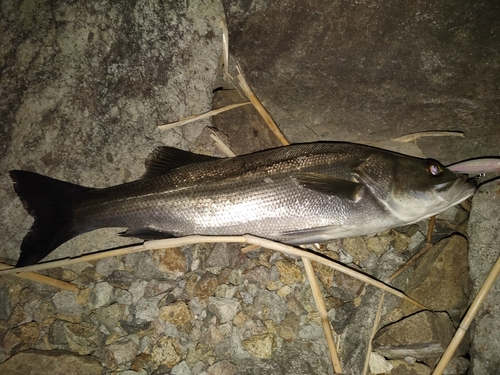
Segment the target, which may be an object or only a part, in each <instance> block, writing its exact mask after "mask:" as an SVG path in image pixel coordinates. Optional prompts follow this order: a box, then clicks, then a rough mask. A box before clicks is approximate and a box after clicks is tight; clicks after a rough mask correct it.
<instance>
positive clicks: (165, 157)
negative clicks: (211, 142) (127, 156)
mask: <svg viewBox="0 0 500 375" xmlns="http://www.w3.org/2000/svg"><path fill="white" fill-rule="evenodd" d="M217 159H219V158H216V157H213V156H208V155H201V154H195V153H193V152H189V151H184V150H179V149H178V148H174V147H168V146H160V147H157V148H155V149H154V150H153V151H152V152H151V153H150V154H149V156H148V158H147V159H146V162H145V163H144V164H145V165H146V172H145V173H144V175H143V176H142V178H143V179H147V178H153V177H158V176H161V175H163V174H165V173H166V172H168V171H170V170H172V169H175V168H178V167H182V166H183V165H187V164H193V163H201V162H206V161H212V160H217Z"/></svg>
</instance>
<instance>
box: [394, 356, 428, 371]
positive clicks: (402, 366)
mask: <svg viewBox="0 0 500 375" xmlns="http://www.w3.org/2000/svg"><path fill="white" fill-rule="evenodd" d="M390 362H391V363H392V365H393V366H394V368H393V369H392V371H391V375H431V372H432V370H431V369H430V368H429V367H428V366H426V365H424V364H423V363H414V364H409V363H408V362H406V361H403V360H401V359H393V360H392V361H390Z"/></svg>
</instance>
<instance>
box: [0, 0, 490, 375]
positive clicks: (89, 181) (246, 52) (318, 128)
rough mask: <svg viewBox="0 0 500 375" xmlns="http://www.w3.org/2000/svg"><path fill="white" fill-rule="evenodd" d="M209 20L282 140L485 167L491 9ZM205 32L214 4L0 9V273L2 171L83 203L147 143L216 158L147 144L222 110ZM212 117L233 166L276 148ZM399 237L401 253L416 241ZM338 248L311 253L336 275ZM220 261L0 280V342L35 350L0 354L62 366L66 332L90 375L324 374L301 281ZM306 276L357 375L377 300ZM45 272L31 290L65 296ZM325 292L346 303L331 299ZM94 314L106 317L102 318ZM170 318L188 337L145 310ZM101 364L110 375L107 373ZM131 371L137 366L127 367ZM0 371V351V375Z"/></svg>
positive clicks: (204, 139)
mask: <svg viewBox="0 0 500 375" xmlns="http://www.w3.org/2000/svg"><path fill="white" fill-rule="evenodd" d="M226 3H227V4H226V5H227V7H226V13H227V14H230V15H231V16H230V17H228V18H227V22H228V23H229V28H230V32H231V36H230V38H231V39H230V45H231V48H232V51H233V52H234V54H235V57H236V58H237V59H238V60H239V61H240V63H241V64H242V66H243V72H244V73H245V75H246V77H247V79H248V81H249V82H250V84H251V86H252V88H253V89H255V91H256V92H257V94H258V95H259V97H260V98H261V99H262V100H263V102H264V105H265V106H267V107H268V108H269V109H270V110H271V114H272V115H273V116H274V118H275V119H276V120H277V122H278V125H279V126H280V128H281V129H282V130H283V131H284V133H285V135H286V136H287V137H288V139H289V140H290V141H292V142H304V141H317V140H351V141H357V140H368V141H371V140H386V139H387V138H390V137H393V136H397V135H402V134H406V133H409V132H414V131H420V130H431V129H432V130H434V129H443V128H446V129H453V130H464V131H466V139H465V140H463V139H459V138H439V139H431V140H430V141H429V142H427V143H424V142H421V141H419V145H420V146H421V147H422V148H423V149H424V151H425V154H426V155H428V156H433V157H437V158H439V159H442V160H443V161H444V162H448V161H450V162H451V161H455V160H457V159H462V158H464V157H466V156H482V155H486V154H491V155H494V154H497V153H498V132H496V130H497V129H496V124H497V123H498V116H499V115H498V113H500V111H499V110H498V107H499V102H498V96H499V95H498V91H499V89H498V87H499V85H498V75H499V74H498V73H499V68H498V64H497V61H498V50H499V49H498V48H497V47H498V35H499V32H498V30H499V29H498V23H499V22H500V21H498V19H499V17H497V15H498V13H499V12H498V7H495V6H494V5H491V4H485V3H484V2H475V3H469V2H466V1H465V0H460V1H457V0H454V1H452V2H451V3H446V4H444V3H443V4H441V3H439V4H438V3H435V2H431V1H430V0H425V1H424V2H418V3H415V4H413V3H412V4H409V3H408V2H396V3H394V2H391V3H390V6H388V2H387V1H383V2H380V1H374V0H369V1H364V2H348V3H341V2H339V1H332V2H319V1H316V0H308V1H304V2H262V1H250V0H240V1H237V2H235V1H232V2H228V1H226ZM222 16H223V9H222V6H221V2H220V1H218V0H213V1H204V2H201V1H197V0H193V1H189V2H186V1H183V0H179V1H177V0H176V1H170V2H160V1H156V0H154V1H149V2H145V1H137V2H132V3H131V2H127V1H115V2H107V1H104V2H100V3H98V4H97V3H96V4H93V3H91V4H85V3H82V4H80V3H74V2H73V3H71V2H57V3H54V2H48V1H44V0H35V1H31V2H30V1H24V2H18V3H16V2H3V3H2V12H1V15H0V17H1V18H0V31H1V34H2V38H1V42H0V43H1V48H0V50H1V51H2V53H1V54H0V74H1V79H0V91H1V92H2V95H1V96H0V166H1V168H0V170H1V171H3V172H0V200H1V201H2V203H3V204H2V206H1V207H0V218H2V219H0V222H1V224H0V227H1V228H2V234H3V237H2V239H3V242H2V244H3V246H2V250H1V253H0V257H5V258H7V259H9V260H15V259H16V258H17V256H18V251H19V245H20V243H21V241H22V238H23V236H24V234H25V233H26V231H27V230H28V229H29V227H30V225H31V223H32V219H31V218H30V217H29V216H28V214H27V213H26V212H25V211H24V209H23V208H22V206H21V203H20V202H19V200H18V199H17V198H16V197H15V194H14V192H13V189H12V186H11V181H10V179H9V178H8V175H7V174H6V173H5V172H6V171H8V170H10V169H14V168H22V169H28V170H35V171H38V172H40V173H43V174H47V175H50V176H53V177H56V178H61V179H65V180H68V181H71V182H75V183H80V184H85V185H89V186H97V187H101V186H110V185H114V184H117V183H121V182H126V181H130V180H133V179H136V178H137V177H139V176H140V175H141V174H142V172H143V160H144V159H145V157H146V155H147V154H148V153H149V152H150V151H151V150H152V149H153V148H154V147H156V146H158V145H161V144H166V145H171V146H179V147H182V148H185V149H191V150H194V151H199V152H203V153H209V154H213V153H215V154H217V155H220V153H219V151H217V149H216V148H215V147H214V145H213V142H212V140H211V139H210V138H209V134H210V132H211V130H209V129H207V128H205V126H206V125H209V122H208V121H207V120H204V121H201V122H196V123H192V124H189V125H187V126H184V127H182V128H177V129H174V130H170V131H167V132H160V131H158V130H157V129H156V125H158V124H160V123H165V122H169V121H172V120H176V119H178V118H181V117H185V116H189V115H192V114H196V113H201V112H205V111H207V110H208V109H209V108H210V105H211V103H212V99H213V103H214V104H213V105H214V106H216V107H218V106H220V105H223V104H225V103H227V101H235V100H238V99H237V98H236V97H237V96H238V95H239V94H235V93H234V92H232V93H229V92H218V93H217V94H216V95H212V90H213V88H214V81H215V74H216V67H217V60H218V57H219V55H220V49H221V40H222V38H221V33H220V29H219V27H218V23H219V20H220V19H222ZM488 17H490V18H491V19H489V21H490V22H485V21H488ZM429 26H430V27H429ZM304 41H305V42H306V43H305V44H304V43H303V42H304ZM269 43H271V44H272V43H276V44H275V45H274V44H273V45H272V46H271V47H269ZM304 45H305V47H304ZM256 61H257V62H259V61H260V62H263V63H262V64H257V65H255V64H254V63H255V62H256ZM308 64H309V65H308ZM297 67H298V70H297V69H296V68H297ZM463 77H465V79H464V78H463ZM263 83H265V86H264V85H263ZM216 84H217V85H219V83H216ZM463 88H466V90H463ZM226 94H227V96H226ZM221 97H222V98H221ZM226 115H227V117H225V116H226ZM226 115H220V118H221V120H220V121H219V120H218V119H217V118H216V119H215V121H213V125H214V126H215V127H217V128H218V131H217V130H215V131H216V132H217V134H219V136H220V137H222V138H223V139H224V140H226V141H228V142H229V144H230V145H231V147H233V151H235V152H236V153H237V154H240V153H247V152H251V151H254V150H257V149H262V148H269V147H274V146H277V145H278V144H277V142H276V140H275V139H274V137H273V136H272V135H271V134H270V133H269V130H268V129H267V127H266V126H264V125H263V123H262V121H261V119H260V118H259V117H258V116H256V114H255V110H254V109H253V108H252V107H250V106H247V107H242V108H240V109H238V110H235V111H233V112H229V113H227V114H226ZM223 116H224V119H222V117H223ZM495 137H496V138H495ZM383 144H384V145H387V146H391V147H393V146H394V144H393V143H391V142H384V143H383ZM491 145H493V146H495V147H496V148H495V147H493V148H492V147H491ZM398 146H401V145H398ZM409 149H411V152H414V153H417V154H418V153H420V154H422V153H421V150H420V149H418V147H417V146H415V145H405V147H403V148H402V151H404V152H408V150H409ZM454 216H456V215H454ZM454 220H455V219H454ZM497 226H498V225H497ZM452 229H453V228H452ZM420 230H423V231H425V225H420ZM449 230H450V228H449V226H448V228H447V229H446V231H442V233H447V235H449V233H450V232H449ZM453 230H455V229H453ZM459 230H460V229H459ZM118 231H120V230H119V229H110V230H99V231H96V232H92V233H89V234H86V235H83V236H81V237H79V238H77V239H75V240H72V241H71V242H69V243H68V244H66V245H64V246H61V248H60V249H58V250H57V251H56V252H55V253H54V254H52V255H50V256H49V258H48V259H53V258H56V257H66V256H73V255H79V254H81V253H82V252H86V251H97V250H101V249H104V248H109V247H115V246H119V245H121V244H126V243H129V242H130V241H134V242H135V240H130V239H123V238H119V237H117V236H116V233H117V232H118ZM410 236H411V243H410V247H411V248H412V249H413V248H414V247H415V246H416V244H417V243H419V242H421V241H422V239H423V236H422V234H421V233H420V232H416V233H415V232H413V233H412V234H411V235H410ZM396 237H397V236H393V235H392V234H390V233H389V234H387V233H386V234H383V235H381V236H378V237H373V238H369V239H366V238H365V239H363V240H364V244H365V245H364V248H361V250H360V249H356V248H352V249H351V250H353V254H354V255H358V254H359V259H355V260H356V261H359V260H360V259H361V261H360V262H359V266H360V267H361V268H362V269H363V270H364V271H366V272H367V273H370V274H374V275H375V276H377V277H381V278H382V279H383V278H384V277H386V276H387V275H388V274H390V273H391V272H392V271H394V269H396V268H397V266H398V265H399V264H400V263H401V261H404V260H405V257H407V256H408V255H409V252H408V251H407V249H406V248H407V243H408V238H406V237H404V235H402V236H399V237H401V238H396ZM341 242H342V241H334V242H332V243H330V244H329V246H328V249H329V250H331V251H330V254H327V255H328V256H331V257H333V258H335V259H339V258H340V259H341V260H342V261H346V259H347V258H348V257H350V258H351V259H350V260H347V262H352V261H353V259H352V258H353V257H352V256H350V255H349V254H348V252H346V251H343V250H342V249H341V246H340V244H341ZM354 242H356V240H355V241H354ZM239 247H240V245H237V244H228V245H225V244H224V245H217V246H215V247H214V246H212V245H210V246H207V245H196V246H188V247H184V248H183V249H177V250H174V252H175V253H174V254H172V253H171V252H170V250H168V251H164V252H163V253H159V254H156V255H155V253H153V252H151V253H150V252H144V253H137V254H131V255H127V256H125V257H119V258H118V259H110V260H103V261H99V262H96V263H95V264H94V263H93V264H90V263H85V264H82V265H77V266H74V267H71V270H72V271H73V272H76V273H77V274H79V277H78V278H77V279H76V280H75V281H76V282H77V283H78V285H81V286H83V287H84V288H86V289H85V290H84V291H83V292H81V293H79V295H78V296H76V295H74V294H73V293H69V292H68V293H67V292H57V293H56V294H55V295H53V294H54V290H53V289H52V288H44V287H41V286H40V285H38V284H35V283H28V282H25V281H19V280H18V279H15V278H14V277H9V278H6V277H2V278H0V284H1V285H0V291H4V292H3V293H1V294H0V330H2V331H3V330H5V331H7V330H10V329H15V328H16V326H24V325H25V324H30V323H29V322H30V321H31V320H35V321H36V322H37V324H38V326H39V331H38V332H39V335H38V337H39V338H38V341H35V340H34V339H33V340H31V339H28V338H29V337H28V336H26V339H27V340H22V341H23V343H21V344H18V345H15V346H14V347H12V351H13V352H15V351H17V350H22V349H24V347H22V345H25V344H26V345H33V346H36V347H45V345H47V342H48V344H50V345H52V347H53V348H64V349H67V350H69V349H70V345H71V342H72V340H73V342H75V341H78V340H83V339H85V338H86V337H92V335H90V336H86V335H85V334H84V333H85V332H84V330H82V333H83V335H80V336H78V335H77V336H76V337H67V335H66V328H65V326H66V325H68V324H71V325H72V327H80V328H81V327H87V328H88V331H87V332H96V331H95V329H91V327H90V326H88V324H92V325H94V326H95V327H97V328H98V330H99V332H100V333H101V338H100V342H99V345H94V344H91V345H90V344H89V345H87V349H85V350H89V349H90V348H96V350H95V351H94V352H93V355H95V356H96V357H98V358H99V360H100V361H101V362H102V363H107V365H109V366H110V368H108V369H104V370H103V372H104V373H105V374H106V375H107V374H111V373H117V374H127V375H131V374H132V371H134V372H137V373H138V374H141V375H145V374H164V373H170V372H171V373H177V374H188V373H192V374H203V373H207V372H208V371H210V369H212V368H214V369H215V370H217V369H219V368H218V367H217V366H216V367H211V366H214V365H216V364H217V363H221V362H224V361H225V360H226V361H229V362H231V363H233V364H234V365H235V366H237V372H236V373H238V374H244V375H245V374H248V375H250V374H252V375H253V374H255V373H262V374H267V373H269V374H281V373H283V374H284V373H286V374H289V375H298V374H300V375H304V374H332V373H333V370H332V367H331V363H330V361H329V355H328V352H327V349H326V342H325V340H324V334H323V332H322V330H321V327H320V326H319V325H318V324H317V322H318V314H317V312H316V308H315V306H314V302H313V300H312V295H311V293H310V289H309V287H308V285H307V282H305V283H303V282H302V281H304V277H303V275H304V274H303V268H302V265H301V262H300V261H298V262H297V263H296V267H297V268H295V267H289V271H290V272H288V271H285V272H284V274H287V275H288V276H291V277H290V278H287V279H284V280H285V281H286V282H287V283H290V284H285V283H284V282H283V281H281V280H280V279H279V277H280V276H281V274H280V272H279V271H278V267H277V265H276V261H277V259H279V258H280V256H279V255H278V256H277V255H276V253H273V252H271V251H269V250H267V251H265V250H262V251H254V252H251V253H249V254H247V255H242V254H240V253H239ZM357 252H358V253H357ZM170 255H172V256H171V257H170ZM287 262H288V261H287ZM290 264H292V262H290ZM82 267H83V268H82ZM317 269H318V270H319V272H318V273H319V277H320V280H321V282H322V283H323V285H321V288H322V292H323V293H324V295H325V299H326V302H327V306H328V310H329V316H330V317H331V318H332V324H333V326H334V327H335V329H336V330H337V331H338V332H339V333H341V353H340V354H341V360H342V362H343V364H344V369H345V373H346V374H354V375H358V374H360V373H361V370H360V367H361V368H362V365H363V362H364V358H365V355H366V346H367V338H368V337H369V335H370V333H371V330H372V324H373V317H374V308H373V307H374V306H375V308H376V306H377V304H378V298H379V297H380V294H379V293H374V292H373V290H374V289H373V288H362V287H361V288H359V287H358V286H359V284H358V285H356V284H355V283H354V282H351V281H350V280H346V279H344V280H341V282H339V283H340V284H342V286H341V287H337V286H335V290H333V289H334V288H332V285H333V284H332V283H334V278H336V279H337V281H339V278H340V276H338V275H336V274H334V273H332V272H331V270H328V269H324V268H317ZM64 272H65V270H61V269H57V270H53V271H50V272H49V274H50V275H53V276H54V277H61V278H63V279H73V278H74V277H75V275H74V274H70V273H66V274H65V273H64ZM381 275H382V276H381ZM178 276H179V277H178ZM403 278H406V275H404V277H401V279H403ZM165 279H167V280H165ZM12 280H15V282H12ZM103 282H104V284H103V285H105V284H109V285H110V286H111V287H113V288H114V290H112V292H113V293H112V294H108V295H107V297H106V301H107V302H104V305H103V306H102V307H99V308H97V309H96V308H95V306H94V305H93V303H92V302H93V301H94V302H95V301H96V299H95V298H96V292H98V291H99V288H100V287H97V288H96V287H95V286H96V284H98V285H99V283H103ZM343 287H346V290H347V292H345V291H344V292H342V293H340V291H341V289H342V288H343ZM398 287H399V286H398ZM106 289H107V290H110V288H109V287H106ZM349 289H350V290H349ZM402 290H404V288H402ZM5 295H7V296H8V301H6V302H5V303H4V302H3V301H2V298H3V296H5ZM90 296H91V297H92V298H90ZM214 296H215V297H216V298H228V299H231V301H233V302H231V304H232V305H237V304H239V305H240V306H241V311H239V312H238V313H237V314H236V315H235V316H234V318H233V319H232V320H230V319H228V320H229V321H228V322H226V323H222V324H221V319H217V318H216V316H223V315H222V312H221V311H217V309H214V307H213V304H212V311H210V310H209V308H208V304H209V302H210V298H211V297H212V298H213V297H214ZM335 297H348V298H347V300H344V299H343V298H342V299H341V298H335ZM44 299H45V300H46V301H47V302H43V303H42V302H41V301H42V300H44ZM387 300H389V298H386V301H387ZM113 302H116V304H122V306H120V309H117V308H116V307H117V306H115V305H113V304H111V303H113ZM179 302H181V303H183V302H186V303H187V304H188V306H189V309H190V310H191V311H192V312H193V314H192V315H191V320H190V322H189V323H187V324H185V325H176V324H175V322H177V321H178V320H176V319H177V318H178V317H181V316H182V317H183V318H182V319H181V320H182V321H184V318H186V320H187V315H186V316H184V315H182V314H181V315H179V316H178V317H176V316H175V314H174V316H173V317H174V318H175V319H174V321H175V322H174V323H173V324H172V322H170V321H168V320H163V319H158V316H159V314H160V312H161V311H162V310H161V309H162V308H164V307H168V306H172V305H175V304H176V303H179ZM397 303H399V300H398V301H397ZM397 303H393V307H395V306H397ZM100 304H101V302H98V303H97V304H96V305H97V306H99V305H100ZM166 310H168V309H164V310H163V311H166ZM179 310H182V311H184V312H185V311H186V310H185V309H184V308H181V309H179ZM168 315H169V316H170V314H168ZM214 315H216V316H214ZM229 315H230V316H231V315H232V312H231V314H229ZM83 323H85V324H83ZM31 327H32V328H34V327H35V325H34V324H32V325H31ZM113 328H115V329H113ZM18 331H20V329H18ZM28 331H31V330H26V334H27V333H28ZM35 331H36V330H32V331H31V332H35ZM16 332H17V331H16ZM123 335H125V337H122V336H123ZM127 335H131V336H127ZM165 335H166V336H165ZM261 335H274V337H275V342H276V348H275V349H274V351H273V352H272V356H271V358H269V359H261V358H258V357H255V356H253V355H252V354H250V353H248V351H246V350H245V349H244V347H243V346H242V344H241V342H242V341H243V340H244V339H248V338H250V337H259V336H261ZM30 337H31V336H30ZM32 337H35V335H33V336H32ZM47 339H48V340H47ZM158 340H159V341H158ZM44 341H45V342H44ZM112 345H115V346H116V347H115V346H112ZM136 345H137V347H136ZM110 348H112V349H117V350H113V352H116V353H117V354H120V356H119V358H121V359H117V360H112V361H109V362H106V358H105V356H106V354H107V353H108V354H109V353H110V351H109V349H110ZM129 349H130V350H129ZM74 350H77V349H76V348H75V349H74ZM134 353H135V354H137V353H140V354H138V355H137V356H136V357H135V358H133V359H131V358H132V356H133V355H134ZM190 353H191V354H190ZM11 354H12V353H8V352H6V351H5V350H3V349H1V350H0V362H2V361H4V360H5V359H7V358H8V356H9V355H11ZM166 354H168V355H166ZM32 361H33V362H36V361H37V360H36V359H33V360H32ZM118 362H120V363H119V364H118ZM112 366H113V368H112V369H111V367H112ZM114 366H116V367H114ZM186 366H187V367H186ZM228 367H230V368H232V366H228ZM415 367H416V365H415ZM215 370H213V371H215ZM219 370H221V371H222V369H219ZM0 372H2V373H3V371H0ZM51 372H54V371H51ZM49 373H50V372H49ZM65 373H71V371H67V372H65Z"/></svg>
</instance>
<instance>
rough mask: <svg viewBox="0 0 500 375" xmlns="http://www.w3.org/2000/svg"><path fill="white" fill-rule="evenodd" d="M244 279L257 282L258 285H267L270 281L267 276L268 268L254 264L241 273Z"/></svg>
mask: <svg viewBox="0 0 500 375" xmlns="http://www.w3.org/2000/svg"><path fill="white" fill-rule="evenodd" d="M241 277H242V278H243V279H245V280H248V281H251V282H256V283H259V284H260V285H267V284H269V282H270V281H271V278H270V277H269V269H267V268H266V267H264V266H256V267H252V268H249V269H247V270H245V271H243V273H242V274H241Z"/></svg>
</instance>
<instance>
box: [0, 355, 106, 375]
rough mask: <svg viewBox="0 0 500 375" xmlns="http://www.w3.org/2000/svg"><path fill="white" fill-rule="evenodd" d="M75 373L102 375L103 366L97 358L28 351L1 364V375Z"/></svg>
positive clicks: (57, 374)
mask: <svg viewBox="0 0 500 375" xmlns="http://www.w3.org/2000/svg"><path fill="white" fill-rule="evenodd" d="M75 369H78V370H77V371H76V370H75ZM75 373H78V374H85V375H101V374H102V366H101V364H100V363H99V361H98V360H97V358H95V357H92V356H80V355H75V354H71V353H69V352H67V351H64V350H27V351H24V352H20V353H17V354H15V355H14V356H12V357H11V358H9V359H8V360H7V361H5V362H3V363H0V374H12V375H14V374H23V375H28V374H54V375H59V374H75Z"/></svg>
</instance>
